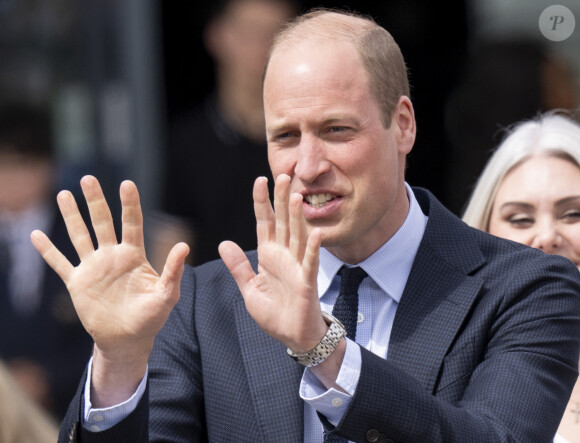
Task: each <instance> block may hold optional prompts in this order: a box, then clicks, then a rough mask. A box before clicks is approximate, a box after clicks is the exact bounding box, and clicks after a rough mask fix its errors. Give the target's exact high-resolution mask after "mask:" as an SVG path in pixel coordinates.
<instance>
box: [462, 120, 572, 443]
mask: <svg viewBox="0 0 580 443" xmlns="http://www.w3.org/2000/svg"><path fill="white" fill-rule="evenodd" d="M463 220H464V221H465V222H467V223H468V224H469V225H471V226H473V227H475V228H478V229H481V230H483V231H487V232H489V233H491V234H494V235H497V236H499V237H503V238H507V239H509V240H513V241H516V242H519V243H524V244H526V245H528V246H532V247H534V248H538V249H541V250H542V251H544V252H546V253H548V254H558V255H562V256H564V257H567V258H569V259H570V260H572V261H573V262H574V264H576V266H578V268H579V269H580V124H578V123H577V122H576V121H574V120H573V119H572V118H569V117H567V116H565V115H559V114H557V113H555V112H549V113H545V114H543V115H542V116H540V117H537V118H534V119H530V120H527V121H523V122H521V123H519V124H517V125H515V126H514V127H513V128H512V129H511V130H510V131H509V132H508V135H507V137H506V138H505V139H504V141H503V142H502V143H501V144H500V145H499V147H498V148H497V150H496V151H495V152H494V154H493V155H492V157H491V158H490V160H489V162H488V164H487V165H486V167H485V169H484V170H483V173H482V174H481V177H480V178H479V180H478V182H477V185H476V186H475V189H474V191H473V194H472V196H471V199H470V200H469V202H468V205H467V208H466V211H465V214H464V215H463ZM578 333H579V334H580V331H578ZM579 414H580V383H579V382H576V386H575V387H574V390H573V392H572V395H571V397H570V402H569V404H568V406H567V407H566V411H565V413H564V415H563V417H562V422H561V423H560V427H559V429H558V434H557V436H556V439H555V441H556V442H571V443H572V442H574V443H576V442H580V420H579Z"/></svg>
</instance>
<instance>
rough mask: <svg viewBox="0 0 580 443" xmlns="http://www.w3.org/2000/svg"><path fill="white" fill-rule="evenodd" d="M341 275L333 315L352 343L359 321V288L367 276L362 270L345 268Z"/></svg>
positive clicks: (341, 270) (341, 269)
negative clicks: (342, 326)
mask: <svg viewBox="0 0 580 443" xmlns="http://www.w3.org/2000/svg"><path fill="white" fill-rule="evenodd" d="M338 273H339V274H340V292H339V294H338V298H337V299H336V302H335V303H334V308H333V309H332V315H334V316H335V317H336V318H338V319H339V320H340V321H341V322H342V324H343V325H344V328H345V329H346V336H347V337H348V338H350V339H351V340H352V341H354V340H355V339H356V324H357V320H358V287H359V285H360V283H361V281H363V279H364V278H365V277H366V276H367V273H366V272H365V271H363V270H362V269H361V268H359V267H356V268H347V267H346V266H343V267H342V268H340V270H339V271H338Z"/></svg>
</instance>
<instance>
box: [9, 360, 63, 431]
mask: <svg viewBox="0 0 580 443" xmlns="http://www.w3.org/2000/svg"><path fill="white" fill-rule="evenodd" d="M57 438H58V427H57V425H56V423H55V421H54V419H53V418H52V417H50V415H49V414H47V413H46V411H45V410H43V409H42V408H40V407H39V406H38V404H36V403H35V402H34V401H32V400H31V399H30V397H29V396H28V394H27V393H26V392H24V391H23V390H22V389H21V388H20V386H19V385H18V383H16V381H15V380H14V377H12V374H11V373H10V371H9V370H8V369H7V368H6V366H5V365H4V364H3V363H2V362H0V442H1V443H54V442H55V441H56V440H57Z"/></svg>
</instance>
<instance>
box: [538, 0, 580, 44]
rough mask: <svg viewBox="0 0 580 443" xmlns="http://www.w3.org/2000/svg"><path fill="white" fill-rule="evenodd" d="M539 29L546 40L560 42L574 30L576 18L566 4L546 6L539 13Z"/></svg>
mask: <svg viewBox="0 0 580 443" xmlns="http://www.w3.org/2000/svg"><path fill="white" fill-rule="evenodd" d="M539 25H540V31H541V32H542V34H543V35H544V37H546V38H547V39H548V40H552V41H554V42H561V41H562V40H566V39H567V38H568V37H570V36H571V35H572V33H573V32H574V28H575V27H576V19H575V18H574V14H572V11H570V10H569V9H568V8H567V7H566V6H562V5H552V6H548V7H547V8H546V9H544V10H543V11H542V13H541V14H540V22H539Z"/></svg>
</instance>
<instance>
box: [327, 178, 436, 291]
mask: <svg viewBox="0 0 580 443" xmlns="http://www.w3.org/2000/svg"><path fill="white" fill-rule="evenodd" d="M405 188H406V190H407V196H408V197H409V213H408V214H407V217H406V218H405V221H404V222H403V224H402V225H401V227H400V228H399V230H398V231H397V232H396V233H395V234H394V235H393V236H392V237H391V238H390V239H389V240H387V242H386V243H385V244H383V245H382V246H381V247H380V248H379V249H378V250H377V251H375V252H374V253H373V254H372V255H370V256H369V257H368V258H366V259H365V260H363V261H362V262H360V263H358V264H357V266H360V267H361V268H362V269H364V271H365V272H366V273H367V274H368V275H369V277H371V278H372V279H373V280H374V281H375V282H376V284H377V285H378V286H379V287H380V288H381V289H382V290H383V291H384V292H386V293H387V294H388V295H389V296H391V297H392V298H393V299H394V300H395V301H397V302H398V301H399V300H400V298H401V295H402V294H403V290H404V289H405V285H406V284H407V278H408V277H409V273H410V272H411V266H412V265H413V261H414V260H415V256H416V255H417V250H418V249H419V244H420V243H421V239H422V238H423V233H424V232H425V226H426V225H427V216H426V215H425V214H423V211H422V210H421V207H420V206H419V203H418V202H417V199H416V198H415V194H413V191H412V189H411V187H410V186H409V185H408V184H407V183H405ZM319 263H320V264H319V268H318V295H319V297H322V295H323V294H324V293H326V291H327V290H328V288H329V287H330V284H331V282H332V279H333V278H334V276H335V275H336V273H337V272H338V270H339V269H340V268H341V266H342V265H343V264H344V263H343V262H342V261H341V260H340V259H338V258H337V257H335V256H334V255H332V254H331V253H330V252H329V251H328V250H327V249H325V248H320V262H319ZM385 269H388V272H385Z"/></svg>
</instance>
